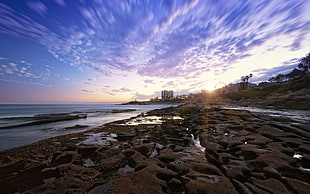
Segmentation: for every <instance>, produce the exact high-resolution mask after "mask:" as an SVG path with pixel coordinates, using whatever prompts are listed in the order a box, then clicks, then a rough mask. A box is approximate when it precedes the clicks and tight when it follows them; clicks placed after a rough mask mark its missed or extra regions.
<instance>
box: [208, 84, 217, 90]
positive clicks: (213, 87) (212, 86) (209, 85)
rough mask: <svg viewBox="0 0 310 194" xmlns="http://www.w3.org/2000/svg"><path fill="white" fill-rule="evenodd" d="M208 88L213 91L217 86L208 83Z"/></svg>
mask: <svg viewBox="0 0 310 194" xmlns="http://www.w3.org/2000/svg"><path fill="white" fill-rule="evenodd" d="M206 90H207V91H209V92H213V91H214V90H215V86H214V85H212V84H208V85H206Z"/></svg>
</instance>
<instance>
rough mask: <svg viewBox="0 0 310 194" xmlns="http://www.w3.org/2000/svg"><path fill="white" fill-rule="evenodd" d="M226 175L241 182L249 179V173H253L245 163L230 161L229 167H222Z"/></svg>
mask: <svg viewBox="0 0 310 194" xmlns="http://www.w3.org/2000/svg"><path fill="white" fill-rule="evenodd" d="M222 169H223V171H224V174H225V175H226V176H227V177H229V178H231V179H236V180H239V181H244V180H246V179H247V177H248V173H249V172H250V171H251V169H250V168H249V167H247V165H246V163H245V162H243V161H237V160H236V161H230V162H229V164H228V165H224V166H223V167H222Z"/></svg>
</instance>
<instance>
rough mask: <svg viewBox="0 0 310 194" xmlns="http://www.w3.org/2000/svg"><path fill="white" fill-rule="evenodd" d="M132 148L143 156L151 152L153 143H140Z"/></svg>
mask: <svg viewBox="0 0 310 194" xmlns="http://www.w3.org/2000/svg"><path fill="white" fill-rule="evenodd" d="M134 149H135V150H136V151H138V152H140V153H141V154H143V155H144V156H149V155H150V154H151V153H152V150H153V149H154V145H153V144H142V145H140V146H136V147H135V148H134Z"/></svg>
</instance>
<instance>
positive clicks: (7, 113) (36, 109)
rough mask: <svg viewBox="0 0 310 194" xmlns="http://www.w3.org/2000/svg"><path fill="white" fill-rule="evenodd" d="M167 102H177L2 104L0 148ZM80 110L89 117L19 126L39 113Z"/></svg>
mask: <svg viewBox="0 0 310 194" xmlns="http://www.w3.org/2000/svg"><path fill="white" fill-rule="evenodd" d="M168 106H174V105H173V104H158V105H156V104H151V105H120V104H107V103H87V104H0V128H1V129H0V150H4V149H9V148H13V147H17V146H22V145H26V144H30V143H33V142H35V141H39V140H42V139H46V138H50V137H54V136H58V135H65V134H69V133H75V132H80V131H85V130H88V129H91V128H94V127H97V126H100V125H103V124H105V123H108V122H112V121H116V120H121V119H126V118H130V117H133V116H136V115H138V114H140V113H142V112H146V111H150V110H153V109H159V108H165V107H168ZM126 110H128V111H126ZM123 111H124V112H123ZM77 114H80V115H85V116H86V118H80V119H74V120H67V121H58V122H50V123H45V124H37V125H29V126H20V125H22V124H24V123H31V122H33V121H35V120H36V119H37V117H38V116H49V115H53V116H59V117H61V116H68V115H77ZM12 126H16V127H12ZM75 126H80V127H75Z"/></svg>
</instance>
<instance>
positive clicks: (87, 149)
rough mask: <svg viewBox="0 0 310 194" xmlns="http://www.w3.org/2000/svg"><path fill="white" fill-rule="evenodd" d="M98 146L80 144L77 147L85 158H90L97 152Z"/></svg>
mask: <svg viewBox="0 0 310 194" xmlns="http://www.w3.org/2000/svg"><path fill="white" fill-rule="evenodd" d="M97 148H98V147H96V146H79V147H78V149H77V152H78V154H80V155H81V156H82V157H83V158H90V157H91V156H93V155H94V154H95V151H96V150H97Z"/></svg>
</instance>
